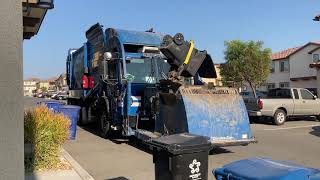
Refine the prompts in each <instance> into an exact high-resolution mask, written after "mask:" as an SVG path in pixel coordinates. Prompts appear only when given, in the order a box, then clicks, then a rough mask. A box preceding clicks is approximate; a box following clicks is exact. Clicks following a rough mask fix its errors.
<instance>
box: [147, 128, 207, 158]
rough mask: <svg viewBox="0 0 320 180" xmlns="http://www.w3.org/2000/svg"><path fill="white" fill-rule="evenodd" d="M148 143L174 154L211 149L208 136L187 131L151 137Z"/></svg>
mask: <svg viewBox="0 0 320 180" xmlns="http://www.w3.org/2000/svg"><path fill="white" fill-rule="evenodd" d="M150 143H151V145H153V146H154V147H157V148H160V149H163V150H166V151H168V152H170V153H171V154H174V155H178V154H187V153H196V152H202V151H209V150H210V149H211V142H210V141H209V138H208V137H204V136H198V135H193V134H188V133H181V134H173V135H169V136H161V137H159V138H156V139H152V141H151V142H150Z"/></svg>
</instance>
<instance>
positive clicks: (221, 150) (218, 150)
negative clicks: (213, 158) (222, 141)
mask: <svg viewBox="0 0 320 180" xmlns="http://www.w3.org/2000/svg"><path fill="white" fill-rule="evenodd" d="M225 153H234V152H232V151H230V150H228V149H225V148H221V147H215V148H213V149H212V150H211V151H210V152H209V155H215V154H225Z"/></svg>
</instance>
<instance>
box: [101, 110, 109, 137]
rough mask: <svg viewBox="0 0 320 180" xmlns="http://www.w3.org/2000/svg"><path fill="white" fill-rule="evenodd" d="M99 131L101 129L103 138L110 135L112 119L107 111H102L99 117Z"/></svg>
mask: <svg viewBox="0 0 320 180" xmlns="http://www.w3.org/2000/svg"><path fill="white" fill-rule="evenodd" d="M98 125H99V131H100V136H101V137H103V138H107V137H108V136H109V135H110V126H111V125H110V121H109V119H108V115H107V112H106V111H102V112H101V113H100V118H99V122H98Z"/></svg>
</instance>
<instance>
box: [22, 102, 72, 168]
mask: <svg viewBox="0 0 320 180" xmlns="http://www.w3.org/2000/svg"><path fill="white" fill-rule="evenodd" d="M69 126H70V121H69V120H68V119H67V118H66V117H64V116H63V115H62V114H55V113H53V112H52V111H50V110H49V109H48V108H47V107H45V106H39V107H36V108H34V109H32V110H30V111H28V112H26V113H25V116H24V138H25V143H30V144H32V153H31V155H30V156H26V157H25V167H26V170H39V169H52V168H53V169H54V168H56V167H57V166H59V164H60V159H59V153H60V148H61V146H62V145H63V143H64V142H65V141H66V140H67V138H68V137H69Z"/></svg>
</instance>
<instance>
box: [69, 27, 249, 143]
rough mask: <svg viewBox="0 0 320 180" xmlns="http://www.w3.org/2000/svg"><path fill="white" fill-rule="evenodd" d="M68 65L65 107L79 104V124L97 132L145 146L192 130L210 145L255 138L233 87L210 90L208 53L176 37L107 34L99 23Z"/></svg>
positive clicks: (143, 33) (73, 51)
mask: <svg viewBox="0 0 320 180" xmlns="http://www.w3.org/2000/svg"><path fill="white" fill-rule="evenodd" d="M85 36H86V39H87V41H86V42H85V43H84V44H83V46H81V47H80V48H77V49H70V50H69V51H68V56H67V60H66V74H67V84H68V86H69V97H68V104H71V105H79V106H81V107H82V108H81V119H80V120H79V123H81V124H86V123H91V122H95V123H96V124H97V125H98V127H99V128H98V129H99V134H101V136H104V137H108V136H110V135H112V134H113V133H116V132H117V133H119V132H121V134H122V135H123V136H135V137H137V138H139V139H141V140H143V141H148V140H151V139H154V138H158V137H161V136H166V135H171V134H178V133H191V134H195V135H201V136H206V137H208V138H210V140H211V142H212V144H213V145H216V146H228V145H247V144H248V143H250V142H253V141H254V138H253V135H252V133H251V129H250V124H249V118H248V115H247V111H246V107H245V104H244V102H243V100H242V98H241V96H240V95H239V93H238V91H237V90H236V89H233V88H226V87H215V86H214V84H210V83H208V84H206V83H204V82H203V81H202V78H215V77H216V71H215V68H214V63H213V61H212V58H211V56H210V55H209V54H208V53H207V52H206V51H200V50H198V49H196V48H195V45H194V42H193V41H186V40H185V39H184V36H183V35H182V34H181V33H177V34H176V35H174V36H170V35H163V34H161V33H156V32H153V31H152V30H151V31H129V30H122V29H114V28H107V29H104V28H103V26H102V25H100V24H99V23H97V24H95V25H93V26H92V27H90V29H89V30H87V31H86V33H85Z"/></svg>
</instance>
